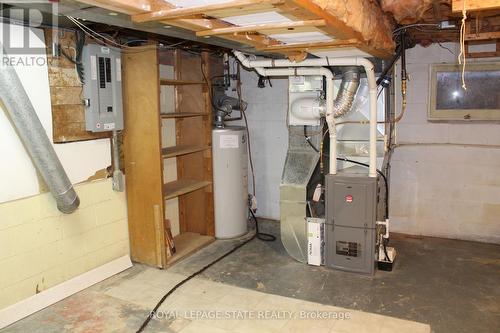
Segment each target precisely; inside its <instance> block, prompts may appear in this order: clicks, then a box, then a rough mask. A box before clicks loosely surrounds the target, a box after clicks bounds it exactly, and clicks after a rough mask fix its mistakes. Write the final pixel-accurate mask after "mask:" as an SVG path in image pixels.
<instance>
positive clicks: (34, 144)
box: [0, 43, 80, 214]
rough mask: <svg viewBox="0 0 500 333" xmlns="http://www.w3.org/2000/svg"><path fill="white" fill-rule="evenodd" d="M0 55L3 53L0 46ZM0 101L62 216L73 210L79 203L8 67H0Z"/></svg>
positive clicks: (41, 127) (38, 120)
mask: <svg viewBox="0 0 500 333" xmlns="http://www.w3.org/2000/svg"><path fill="white" fill-rule="evenodd" d="M0 47H1V50H2V52H3V53H2V54H6V52H5V49H4V48H3V44H1V43H0ZM0 99H1V100H2V102H3V104H4V105H5V109H6V111H7V114H8V116H9V118H10V120H11V122H12V124H13V125H14V127H15V129H16V131H17V134H18V135H19V137H20V138H21V141H22V142H23V144H24V147H25V148H26V150H27V151H28V153H29V155H30V157H31V160H32V161H33V163H34V164H35V166H36V168H37V169H38V172H40V174H41V175H42V178H43V180H44V181H45V183H46V184H47V186H48V187H49V189H50V191H51V192H52V195H53V196H54V198H55V199H56V203H57V208H58V209H59V210H60V211H61V212H63V213H66V214H69V213H72V212H73V211H75V210H76V209H77V208H78V206H79V204H80V200H79V198H78V196H77V194H76V192H75V190H74V188H73V185H72V184H71V182H70V180H69V178H68V176H67V175H66V172H65V171H64V168H63V166H62V165H61V162H60V161H59V158H58V157H57V155H56V152H55V151H54V148H53V147H52V144H51V142H50V140H49V138H48V137H47V133H45V129H44V128H43V126H42V123H41V122H40V119H38V116H37V114H36V112H35V109H34V108H33V105H32V104H31V101H30V100H29V97H28V95H27V93H26V91H25V90H24V87H23V85H22V83H21V80H20V79H19V77H18V76H17V73H16V71H15V70H14V68H13V67H12V66H7V65H5V64H4V65H1V66H0Z"/></svg>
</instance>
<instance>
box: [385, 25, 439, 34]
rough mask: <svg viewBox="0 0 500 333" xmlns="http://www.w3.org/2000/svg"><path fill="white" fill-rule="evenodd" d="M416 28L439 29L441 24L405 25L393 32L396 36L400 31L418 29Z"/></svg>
mask: <svg viewBox="0 0 500 333" xmlns="http://www.w3.org/2000/svg"><path fill="white" fill-rule="evenodd" d="M416 27H437V28H439V23H414V24H408V25H403V26H402V27H399V28H396V29H394V30H393V31H392V34H396V33H398V32H399V31H402V30H405V29H408V28H416Z"/></svg>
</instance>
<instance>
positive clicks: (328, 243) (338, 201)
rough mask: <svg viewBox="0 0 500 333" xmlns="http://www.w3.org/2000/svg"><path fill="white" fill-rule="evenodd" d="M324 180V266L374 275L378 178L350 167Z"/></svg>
mask: <svg viewBox="0 0 500 333" xmlns="http://www.w3.org/2000/svg"><path fill="white" fill-rule="evenodd" d="M358 171H359V173H358ZM325 182H326V226H325V266H328V267H331V268H335V269H340V270H345V271H350V272H357V273H365V274H374V272H375V264H376V261H377V251H376V220H377V193H378V178H375V177H368V176H367V174H366V170H363V169H361V168H358V167H352V168H348V169H344V170H341V171H339V173H337V174H336V175H327V176H325Z"/></svg>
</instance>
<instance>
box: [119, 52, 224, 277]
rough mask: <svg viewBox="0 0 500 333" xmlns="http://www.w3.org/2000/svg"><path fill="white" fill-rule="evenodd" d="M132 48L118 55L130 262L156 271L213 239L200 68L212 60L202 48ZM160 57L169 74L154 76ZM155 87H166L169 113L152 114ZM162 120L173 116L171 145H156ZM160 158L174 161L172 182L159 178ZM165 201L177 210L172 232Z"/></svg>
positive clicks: (207, 122)
mask: <svg viewBox="0 0 500 333" xmlns="http://www.w3.org/2000/svg"><path fill="white" fill-rule="evenodd" d="M137 49H138V50H140V51H141V52H128V53H124V57H123V58H124V59H123V86H124V96H125V103H124V106H125V131H124V157H125V175H126V181H127V206H128V222H129V231H130V232H129V234H130V249H131V256H132V260H134V261H136V262H140V263H144V264H148V265H152V266H157V267H161V268H164V267H167V266H169V265H171V264H172V263H174V262H175V261H177V260H179V259H181V258H182V257H184V256H186V255H189V254H190V253H193V252H194V251H196V250H198V249H199V248H200V247H202V246H205V245H206V244H208V243H210V242H211V241H213V240H214V233H215V232H214V231H215V229H214V228H215V227H214V211H213V189H212V151H211V145H212V142H211V140H212V135H211V129H212V124H211V117H210V115H211V107H210V101H209V95H208V89H207V85H206V84H205V82H204V81H203V74H202V72H201V68H203V69H204V71H205V75H206V76H210V75H211V74H210V64H211V63H214V61H215V60H214V59H213V58H211V57H210V55H209V54H208V53H202V54H201V55H193V54H190V53H187V52H183V51H180V50H176V51H159V50H155V49H151V48H150V47H149V48H137ZM160 59H162V60H161V61H165V59H167V61H168V62H169V63H168V65H173V66H174V76H175V78H174V79H166V78H160V74H159V63H160ZM162 85H171V86H173V87H174V96H175V97H174V99H175V103H174V104H175V110H171V111H170V112H171V113H168V114H162V113H161V112H160V111H161V110H160V105H159V100H160V87H161V86H162ZM172 111H173V112H172ZM164 119H172V120H170V121H175V145H174V146H169V147H162V144H161V142H162V124H163V122H162V120H164ZM168 128H170V127H165V129H164V130H163V132H164V134H165V131H168ZM168 159H176V165H177V179H176V180H175V181H168V182H165V181H164V179H165V178H164V169H163V166H164V165H163V164H164V163H165V161H167V160H168ZM172 198H177V200H178V209H179V214H178V215H179V231H180V234H179V235H176V236H175V237H172V233H171V232H170V231H171V230H170V225H169V224H168V223H166V221H165V210H166V207H167V205H166V200H169V199H172ZM169 207H170V206H169ZM171 244H174V245H175V253H174V252H173V251H172V247H171V246H170V245H171Z"/></svg>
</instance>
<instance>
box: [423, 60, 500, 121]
mask: <svg viewBox="0 0 500 333" xmlns="http://www.w3.org/2000/svg"><path fill="white" fill-rule="evenodd" d="M465 70H466V71H500V62H481V63H479V62H478V63H467V64H466V66H465ZM438 72H459V73H461V72H462V65H459V64H431V66H430V70H429V75H430V77H429V79H430V83H429V105H428V110H427V120H429V121H439V120H461V121H477V120H479V121H481V120H482V121H484V120H500V108H498V109H436V96H437V89H436V88H437V87H436V82H437V73H438ZM466 80H467V76H466ZM466 83H467V81H466ZM498 89H499V90H498V91H499V93H500V87H499V88H498Z"/></svg>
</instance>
